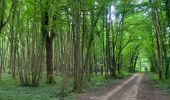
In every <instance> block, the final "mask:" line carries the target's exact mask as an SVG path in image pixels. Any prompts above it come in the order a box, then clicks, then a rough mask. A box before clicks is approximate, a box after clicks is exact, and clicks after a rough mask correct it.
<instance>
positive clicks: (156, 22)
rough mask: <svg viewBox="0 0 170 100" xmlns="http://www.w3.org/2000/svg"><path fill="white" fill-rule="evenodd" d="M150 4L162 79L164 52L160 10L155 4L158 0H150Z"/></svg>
mask: <svg viewBox="0 0 170 100" xmlns="http://www.w3.org/2000/svg"><path fill="white" fill-rule="evenodd" d="M149 1H150V4H151V5H152V21H153V25H154V28H155V33H156V44H157V54H158V72H159V79H162V54H161V25H160V20H159V16H158V10H157V8H156V7H155V6H153V5H155V4H156V3H157V2H158V1H157V0H149Z"/></svg>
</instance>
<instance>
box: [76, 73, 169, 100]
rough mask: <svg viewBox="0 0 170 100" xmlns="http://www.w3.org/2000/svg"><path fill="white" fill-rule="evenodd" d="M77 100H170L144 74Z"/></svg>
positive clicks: (86, 94) (85, 94) (137, 74)
mask: <svg viewBox="0 0 170 100" xmlns="http://www.w3.org/2000/svg"><path fill="white" fill-rule="evenodd" d="M77 100H170V95H169V94H166V93H162V92H160V91H159V90H158V89H156V88H155V87H154V85H153V82H152V81H151V80H150V79H149V77H148V76H147V75H146V74H144V73H136V74H134V75H133V76H131V77H127V78H124V79H120V80H118V81H117V82H116V83H113V84H111V85H108V86H106V87H101V88H99V89H97V90H94V91H89V92H86V93H83V94H80V95H79V96H78V97H77Z"/></svg>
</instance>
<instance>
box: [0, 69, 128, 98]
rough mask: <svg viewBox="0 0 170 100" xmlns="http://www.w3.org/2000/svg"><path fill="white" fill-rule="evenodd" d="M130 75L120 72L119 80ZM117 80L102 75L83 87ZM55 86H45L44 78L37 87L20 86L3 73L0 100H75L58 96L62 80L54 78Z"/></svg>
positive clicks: (57, 77)
mask: <svg viewBox="0 0 170 100" xmlns="http://www.w3.org/2000/svg"><path fill="white" fill-rule="evenodd" d="M129 75H130V74H128V73H125V72H121V74H120V75H118V76H119V78H121V77H127V76H129ZM117 79H118V78H109V79H105V78H104V76H102V75H97V76H93V77H92V78H91V81H90V82H88V83H87V85H86V86H85V87H84V89H85V90H88V91H89V90H94V89H97V88H100V87H103V86H106V85H108V84H112V83H114V82H116V80H117ZM55 80H56V84H53V85H46V84H45V77H44V78H43V79H41V81H40V84H39V86H38V87H23V86H20V82H19V79H18V78H16V79H13V78H12V77H11V76H10V75H9V74H6V73H3V74H2V80H1V82H0V100H76V94H74V93H72V92H68V93H67V96H66V97H65V98H61V96H60V88H61V84H62V78H61V76H60V75H57V76H55ZM72 83H73V79H70V80H69V82H68V91H71V90H72V86H73V85H72Z"/></svg>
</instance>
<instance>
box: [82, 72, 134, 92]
mask: <svg viewBox="0 0 170 100" xmlns="http://www.w3.org/2000/svg"><path fill="white" fill-rule="evenodd" d="M130 75H131V73H127V72H126V71H121V72H120V73H119V74H118V75H117V77H116V78H108V79H106V78H104V76H102V75H98V76H95V77H92V79H91V81H90V82H88V84H87V85H86V88H85V90H87V91H89V90H95V89H98V88H101V87H104V86H106V85H109V84H113V83H115V82H116V80H118V79H121V78H125V77H128V76H130Z"/></svg>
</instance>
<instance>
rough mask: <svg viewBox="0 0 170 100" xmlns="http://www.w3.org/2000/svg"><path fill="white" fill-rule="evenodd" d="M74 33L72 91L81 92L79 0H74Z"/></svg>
mask: <svg viewBox="0 0 170 100" xmlns="http://www.w3.org/2000/svg"><path fill="white" fill-rule="evenodd" d="M76 4H77V8H76V14H75V15H76V16H75V17H76V35H75V49H74V51H75V58H74V59H75V65H74V91H75V92H76V93H80V92H82V82H81V78H82V77H81V55H80V23H81V22H80V21H81V19H80V0H76Z"/></svg>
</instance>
